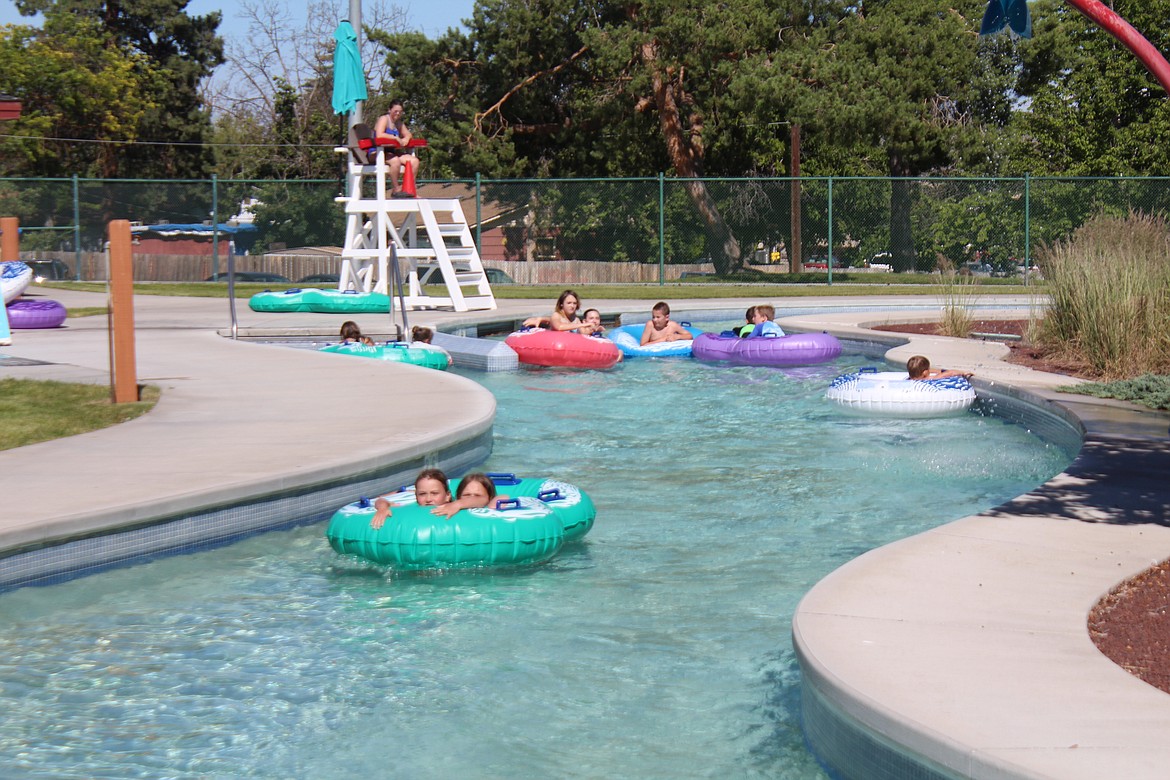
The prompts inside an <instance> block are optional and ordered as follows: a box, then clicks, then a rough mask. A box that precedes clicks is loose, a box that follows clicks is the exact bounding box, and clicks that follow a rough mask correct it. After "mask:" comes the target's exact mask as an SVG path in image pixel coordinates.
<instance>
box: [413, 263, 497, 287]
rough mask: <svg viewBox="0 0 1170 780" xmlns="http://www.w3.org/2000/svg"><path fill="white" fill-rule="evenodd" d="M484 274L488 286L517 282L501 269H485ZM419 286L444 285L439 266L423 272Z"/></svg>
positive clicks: (419, 279)
mask: <svg viewBox="0 0 1170 780" xmlns="http://www.w3.org/2000/svg"><path fill="white" fill-rule="evenodd" d="M483 272H484V273H485V274H487V280H488V284H515V283H516V280H515V279H513V278H512V277H510V276H508V275H507V274H506V273H504V272H503V271H501V270H500V269H499V268H485V269H483ZM418 283H419V284H442V283H443V272H442V271H441V270H440V269H439V267H438V266H437V265H433V266H431V267H430V268H428V269H427V270H426V271H424V272H423V274H422V276H420V277H419V278H418Z"/></svg>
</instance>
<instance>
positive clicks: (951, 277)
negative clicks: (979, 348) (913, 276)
mask: <svg viewBox="0 0 1170 780" xmlns="http://www.w3.org/2000/svg"><path fill="white" fill-rule="evenodd" d="M937 259H938V271H939V274H940V275H941V277H942V289H943V294H942V298H943V312H942V321H941V322H939V333H940V334H942V335H943V336H951V337H953V338H957V339H965V338H968V337H970V335H971V332H972V331H973V330H975V316H974V315H973V314H972V313H971V310H972V307H973V306H974V304H975V300H976V293H977V292H978V290H977V287H978V282H977V281H976V279H975V277H974V276H973V275H972V274H970V273H967V274H963V273H960V272H959V270H958V269H957V268H955V265H954V263H952V262H951V261H950V260H949V259H948V258H947V257H945V256H944V255H942V254H938V255H937Z"/></svg>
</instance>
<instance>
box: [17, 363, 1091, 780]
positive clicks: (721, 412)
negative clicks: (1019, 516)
mask: <svg viewBox="0 0 1170 780" xmlns="http://www.w3.org/2000/svg"><path fill="white" fill-rule="evenodd" d="M857 365H859V361H858V359H857V358H848V357H846V358H842V359H840V360H838V361H837V362H835V363H834V364H831V365H826V366H819V367H813V368H799V369H787V370H772V369H760V368H749V367H741V368H724V367H715V366H709V365H704V364H702V363H699V362H696V361H689V360H661V361H659V360H630V361H628V362H627V363H625V364H624V365H622V366H620V367H619V368H618V369H616V370H614V371H611V372H567V371H555V370H543V371H520V372H515V373H506V374H505V373H501V374H488V375H484V374H478V373H477V374H470V376H472V377H473V378H474V379H476V380H477V381H480V382H482V383H483V384H484V385H486V386H487V387H489V388H490V389H491V390H492V391H493V392H494V393H495V394H496V395H497V398H498V399H499V414H498V417H497V421H496V427H495V437H496V443H495V451H494V453H493V455H492V457H491V459H490V461H489V463H487V464H485V465H486V467H487V468H490V469H492V470H498V471H516V472H518V473H521V474H524V475H553V476H557V477H560V478H564V479H567V480H568V481H570V482H574V483H576V484H578V485H580V486H582V487H583V488H585V489H586V490H587V491H589V492H590V494H591V495H592V496H593V498H594V500H595V502H596V504H597V507H598V518H597V523H596V526H595V527H594V529H593V531H592V532H591V534H590V535H589V536H588V537H587V538H586V540H585V542H584V543H583V544H579V545H576V546H573V547H568V548H566V549H565V550H564V551H562V552H561V553H560V554H559V555H558V556H557V557H556V558H555V559H553V560H552V561H551V562H550V563H547V564H545V565H541V566H537V567H532V568H527V569H518V570H511V571H495V572H465V573H458V574H442V575H400V576H397V575H394V574H393V573H390V572H387V571H385V570H383V569H380V568H378V567H375V566H372V565H367V564H364V563H362V562H359V561H354V560H349V559H343V558H340V557H338V556H336V555H335V554H334V553H333V552H332V551H331V550H330V549H329V546H328V544H327V543H326V542H325V540H324V538H323V531H324V528H323V526H321V525H317V526H313V527H307V528H298V529H295V530H290V531H286V532H279V533H272V534H267V535H264V536H259V537H254V538H252V539H248V540H245V541H243V542H241V543H238V544H235V545H233V546H230V547H226V548H221V549H217V550H212V551H208V552H204V553H199V554H195V555H187V556H177V557H172V558H167V559H163V560H159V561H155V562H153V563H150V564H146V565H141V566H136V567H133V568H129V569H122V570H116V571H111V572H107V573H103V574H100V575H97V576H93V577H89V578H86V579H82V580H77V581H74V582H69V583H65V584H61V585H55V586H52V587H45V588H26V589H23V590H19V591H15V592H11V593H7V594H3V595H0V616H2V618H3V626H4V631H3V632H0V706H2V707H3V711H4V718H3V720H2V721H0V777H5V778H19V777H34V776H36V777H41V776H53V777H87V778H89V777H118V778H123V777H162V776H167V777H194V776H199V777H224V778H228V777H241V776H248V777H258V778H288V777H299V778H335V777H352V776H358V775H364V776H367V777H370V778H381V777H409V778H416V777H420V778H421V777H451V776H466V777H477V778H478V777H501V778H502V777H513V776H521V777H534V776H538V777H602V776H605V777H672V778H675V777H727V776H733V777H770V778H774V777H784V778H821V777H824V775H823V773H822V771H821V769H820V768H819V767H818V765H817V764H816V762H815V760H814V759H813V758H812V756H811V755H810V754H809V753H808V752H807V750H806V749H805V747H804V744H803V738H802V735H801V732H800V725H799V701H798V697H799V672H798V668H797V664H796V662H795V659H794V657H793V652H792V647H791V642H790V636H789V634H790V620H791V616H792V612H793V610H794V608H795V606H796V603H797V601H798V600H799V599H800V597H801V595H802V594H803V593H804V592H805V591H806V590H807V589H808V588H809V587H811V586H812V585H813V584H814V583H815V582H816V581H817V580H818V579H820V578H821V577H823V576H824V575H826V574H827V573H828V572H830V571H831V570H833V569H834V568H836V567H837V566H839V565H841V564H842V563H844V562H845V561H847V560H849V559H850V558H852V557H855V556H856V555H858V554H860V553H862V552H864V551H866V550H869V549H872V548H873V547H876V546H878V545H880V544H883V543H885V542H888V541H891V540H894V539H898V538H901V537H904V536H907V535H910V534H913V533H916V532H918V531H921V530H924V529H926V528H929V527H932V526H935V525H938V524H940V523H943V522H946V521H949V520H952V519H955V518H958V517H962V516H964V515H967V514H971V513H973V512H977V511H979V510H980V509H983V508H987V507H990V506H993V505H995V504H997V503H999V502H1001V501H1003V500H1005V499H1008V498H1010V497H1013V496H1015V495H1017V494H1019V493H1021V492H1024V491H1026V490H1028V489H1030V488H1031V487H1034V486H1035V485H1037V484H1039V483H1040V482H1042V481H1044V480H1045V479H1047V478H1048V477H1050V476H1052V475H1053V474H1055V473H1057V472H1058V471H1060V470H1061V469H1062V468H1063V467H1064V466H1065V465H1067V463H1068V460H1069V456H1068V454H1067V453H1064V452H1062V451H1060V450H1059V449H1058V448H1056V447H1055V446H1050V445H1046V444H1044V443H1043V442H1041V441H1039V440H1037V439H1035V438H1034V437H1032V436H1031V435H1030V434H1028V433H1027V432H1025V431H1023V430H1022V429H1020V428H1018V427H1016V426H1012V425H1008V424H1005V423H1003V422H1001V421H1000V420H997V419H995V418H986V417H980V416H978V415H975V414H970V415H965V416H962V417H958V418H950V419H942V420H903V421H890V420H878V419H866V418H856V417H844V416H842V415H841V414H840V412H839V411H838V410H837V409H836V408H834V407H831V406H829V405H828V403H827V402H826V401H824V399H823V397H822V396H823V393H824V388H825V386H826V385H827V384H828V382H829V380H830V379H831V378H832V377H833V376H835V375H836V374H838V373H842V372H843V371H845V370H852V369H855V368H856V367H857Z"/></svg>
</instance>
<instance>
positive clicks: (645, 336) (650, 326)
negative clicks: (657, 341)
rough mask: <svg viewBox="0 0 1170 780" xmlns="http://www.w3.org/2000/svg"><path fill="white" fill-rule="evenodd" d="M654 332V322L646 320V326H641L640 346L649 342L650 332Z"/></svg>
mask: <svg viewBox="0 0 1170 780" xmlns="http://www.w3.org/2000/svg"><path fill="white" fill-rule="evenodd" d="M653 332H654V323H652V322H647V323H646V327H644V328H642V341H641V342H639V343H640V345H641V346H643V347H644V346H646V345H647V344H649V343H650V334H652V333H653Z"/></svg>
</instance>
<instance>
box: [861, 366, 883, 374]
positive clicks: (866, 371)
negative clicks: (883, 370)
mask: <svg viewBox="0 0 1170 780" xmlns="http://www.w3.org/2000/svg"><path fill="white" fill-rule="evenodd" d="M877 372H878V370H877V369H876V368H874V367H873V366H862V367H861V368H859V369H858V370H857V373H859V374H876V373H877Z"/></svg>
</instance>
